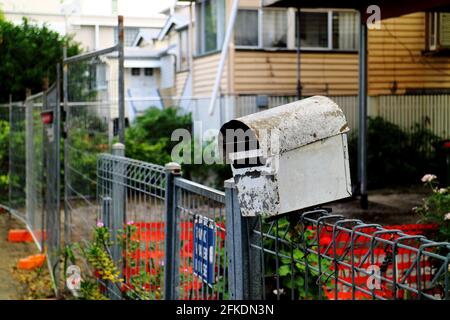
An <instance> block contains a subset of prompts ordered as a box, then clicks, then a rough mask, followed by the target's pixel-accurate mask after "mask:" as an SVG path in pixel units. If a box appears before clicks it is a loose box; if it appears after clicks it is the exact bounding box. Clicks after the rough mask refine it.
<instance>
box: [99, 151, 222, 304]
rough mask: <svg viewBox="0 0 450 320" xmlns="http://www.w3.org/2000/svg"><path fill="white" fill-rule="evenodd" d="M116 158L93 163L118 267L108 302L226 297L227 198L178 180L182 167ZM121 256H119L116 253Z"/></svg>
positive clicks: (118, 155)
mask: <svg viewBox="0 0 450 320" xmlns="http://www.w3.org/2000/svg"><path fill="white" fill-rule="evenodd" d="M120 148H121V145H120V144H119V145H114V146H113V153H114V154H115V155H108V154H103V155H100V156H99V158H98V166H97V172H98V201H99V202H100V203H102V206H101V210H100V211H99V215H98V219H99V220H100V221H102V222H103V223H104V225H106V226H107V227H109V228H110V230H111V234H112V239H117V237H118V236H119V237H122V236H123V238H122V239H124V241H119V242H118V243H116V244H115V245H114V247H113V248H112V249H111V252H112V257H113V260H114V261H115V263H116V266H117V267H118V269H119V270H122V274H123V278H124V284H123V289H122V292H123V293H122V292H120V291H118V290H117V289H116V288H115V287H109V288H108V289H109V291H110V292H109V296H110V297H112V298H126V299H129V298H132V299H151V300H157V299H162V298H165V299H184V300H200V299H202V300H203V299H208V300H211V299H224V298H227V297H228V291H227V290H228V289H227V288H228V282H227V281H228V277H227V257H226V242H225V239H226V231H225V211H224V210H225V194H224V193H223V192H220V191H217V190H215V189H212V188H208V187H206V186H203V185H200V184H197V183H194V182H192V181H189V180H186V179H183V178H180V177H178V175H179V169H178V167H175V168H170V167H167V168H164V167H161V166H157V165H153V164H149V163H145V162H142V161H136V160H132V159H129V158H125V157H123V151H124V150H123V148H122V149H120ZM122 252H123V254H121V253H122Z"/></svg>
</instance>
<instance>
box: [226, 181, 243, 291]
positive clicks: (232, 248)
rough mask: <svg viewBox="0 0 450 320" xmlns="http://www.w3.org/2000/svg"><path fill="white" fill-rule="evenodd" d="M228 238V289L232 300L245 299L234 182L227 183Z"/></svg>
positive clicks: (241, 247)
mask: <svg viewBox="0 0 450 320" xmlns="http://www.w3.org/2000/svg"><path fill="white" fill-rule="evenodd" d="M224 186H225V206H226V207H225V211H226V224H227V225H226V233H227V235H226V238H227V248H226V249H227V251H228V274H229V275H228V288H229V291H230V299H231V300H242V299H244V272H245V270H244V257H243V250H244V248H243V247H244V246H245V245H244V243H243V242H242V238H243V229H242V219H241V211H240V210H239V204H237V203H236V200H237V198H236V194H235V192H236V191H235V185H234V180H233V179H229V180H226V181H225V185H224Z"/></svg>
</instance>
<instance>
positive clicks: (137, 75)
mask: <svg viewBox="0 0 450 320" xmlns="http://www.w3.org/2000/svg"><path fill="white" fill-rule="evenodd" d="M136 70H137V74H135V73H134V71H136ZM131 76H132V77H140V76H141V68H131Z"/></svg>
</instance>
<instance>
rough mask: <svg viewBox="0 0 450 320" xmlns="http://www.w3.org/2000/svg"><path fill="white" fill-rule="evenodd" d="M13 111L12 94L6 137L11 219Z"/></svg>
mask: <svg viewBox="0 0 450 320" xmlns="http://www.w3.org/2000/svg"><path fill="white" fill-rule="evenodd" d="M13 112H14V109H13V97H12V94H10V95H9V136H8V142H9V143H8V149H9V150H8V175H9V183H8V207H9V210H8V217H9V218H11V209H12V207H13V206H12V188H13V187H12V185H13V183H12V177H11V167H12V161H11V159H12V153H13V152H14V150H13V148H12V144H11V141H12V139H13V138H12V134H11V132H13V130H14V115H13Z"/></svg>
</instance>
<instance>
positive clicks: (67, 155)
mask: <svg viewBox="0 0 450 320" xmlns="http://www.w3.org/2000/svg"><path fill="white" fill-rule="evenodd" d="M114 54H117V47H112V48H109V49H105V50H101V51H98V52H90V53H86V54H83V55H80V56H75V57H70V58H67V59H65V60H64V68H63V92H64V110H65V123H64V133H63V137H64V139H65V140H64V212H65V214H64V226H65V227H64V240H65V243H66V244H70V243H74V242H78V241H80V240H83V239H90V237H91V234H92V226H94V225H95V223H96V218H97V212H98V203H97V198H96V191H97V185H96V184H97V181H96V168H97V155H98V154H100V153H103V152H108V151H109V150H110V149H111V144H112V140H113V134H114V132H113V129H114V124H113V122H112V119H113V118H114V117H117V109H118V103H117V101H118V99H117V96H118V94H117V93H118V91H119V89H118V72H117V70H116V69H117V58H114V59H113V57H112V56H113V55H114Z"/></svg>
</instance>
